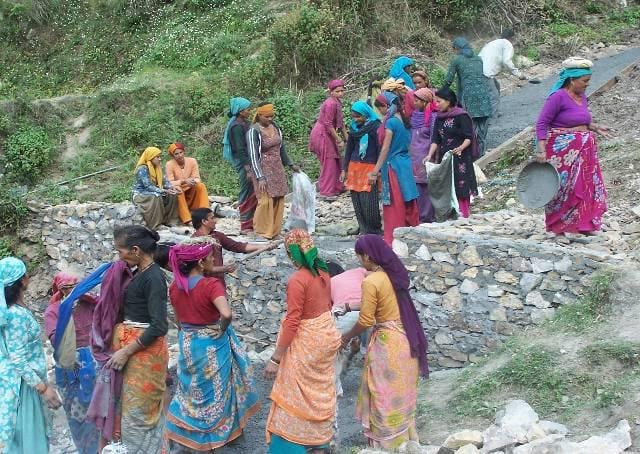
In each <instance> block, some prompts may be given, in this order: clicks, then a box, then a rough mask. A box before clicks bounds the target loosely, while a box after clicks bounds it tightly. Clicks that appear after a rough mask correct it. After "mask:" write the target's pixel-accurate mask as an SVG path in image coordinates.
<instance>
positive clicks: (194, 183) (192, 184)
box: [187, 178, 196, 187]
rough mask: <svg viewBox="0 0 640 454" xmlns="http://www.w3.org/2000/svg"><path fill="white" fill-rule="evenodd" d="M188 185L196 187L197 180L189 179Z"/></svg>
mask: <svg viewBox="0 0 640 454" xmlns="http://www.w3.org/2000/svg"><path fill="white" fill-rule="evenodd" d="M187 185H189V186H191V187H194V186H195V185H196V180H195V179H194V178H187Z"/></svg>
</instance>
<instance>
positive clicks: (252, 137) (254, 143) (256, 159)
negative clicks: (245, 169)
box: [247, 128, 264, 180]
mask: <svg viewBox="0 0 640 454" xmlns="http://www.w3.org/2000/svg"><path fill="white" fill-rule="evenodd" d="M259 135H260V133H259V132H258V131H256V130H255V129H254V128H249V130H248V131H247V147H248V149H249V161H250V162H251V168H252V169H253V173H254V174H255V176H256V179H258V180H262V179H264V175H263V173H262V166H261V165H260V137H259Z"/></svg>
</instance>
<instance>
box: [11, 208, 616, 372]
mask: <svg viewBox="0 0 640 454" xmlns="http://www.w3.org/2000/svg"><path fill="white" fill-rule="evenodd" d="M523 219H524V220H526V219H528V218H521V217H519V215H518V214H516V213H506V214H505V213H502V214H500V213H497V214H492V215H481V216H475V217H472V218H471V220H461V221H457V222H454V223H445V224H437V225H424V226H420V227H417V228H407V229H398V230H396V240H395V242H394V249H395V250H396V252H397V253H398V254H399V255H400V256H401V257H402V259H403V261H404V262H405V264H406V266H407V268H408V269H409V271H410V274H411V279H412V287H413V288H412V295H413V298H414V301H415V302H416V306H417V307H418V310H419V312H420V314H421V317H422V321H423V325H424V327H425V329H426V331H427V333H428V336H429V341H430V356H431V363H432V366H433V367H434V368H448V367H461V366H463V365H464V364H466V363H467V362H469V361H477V360H478V359H479V357H481V356H482V355H484V354H485V353H487V352H489V351H490V350H491V349H493V348H494V347H496V346H497V345H498V344H499V342H500V341H501V340H503V339H504V338H505V337H506V336H509V335H511V334H513V333H514V332H515V331H516V330H518V329H519V328H522V327H526V326H528V325H531V324H537V323H541V322H542V321H544V320H546V319H547V318H549V317H551V316H552V315H553V313H554V311H555V309H556V308H557V307H558V306H560V305H563V304H568V303H571V302H572V301H575V300H576V299H577V298H578V297H579V295H580V294H581V293H582V292H583V289H584V286H585V284H586V283H587V281H588V279H589V276H590V275H591V274H592V273H593V271H595V270H597V269H599V268H601V267H603V266H605V265H609V264H617V263H620V262H622V261H623V259H624V256H620V255H617V256H616V255H613V254H612V253H611V252H610V251H609V252H608V251H607V249H606V248H604V247H602V245H599V244H581V243H575V242H571V243H570V244H564V245H560V244H558V243H557V242H553V241H551V240H549V238H547V237H545V236H544V235H542V236H538V237H536V236H535V235H524V234H523V233H522V232H521V231H519V230H518V229H517V228H516V227H515V224H514V223H515V222H516V221H517V223H518V225H522V223H523V222H524V221H523ZM141 221H142V219H141V217H140V215H139V214H138V213H137V212H136V210H135V208H134V207H133V206H132V205H131V204H129V203H120V204H104V203H88V204H70V205H62V206H57V207H50V208H45V209H42V210H41V212H40V213H39V214H38V216H35V217H34V219H33V221H32V222H31V223H30V224H29V225H28V226H26V227H25V228H23V229H22V230H21V232H20V236H21V238H22V239H23V240H28V241H31V242H33V241H34V240H36V241H38V240H39V241H41V242H42V244H43V246H44V251H45V253H46V260H45V261H44V263H42V266H41V271H40V273H39V275H38V278H39V279H34V280H33V281H32V282H33V283H34V285H33V286H32V287H33V289H32V290H31V296H32V297H33V298H35V299H36V301H39V302H41V308H42V307H44V304H46V303H45V301H46V300H45V299H44V294H45V292H46V290H47V289H48V286H49V284H50V282H51V278H52V277H53V274H54V273H55V272H57V271H59V270H73V271H75V272H79V273H83V274H84V273H86V272H88V271H90V270H92V269H94V268H95V267H96V266H97V265H99V264H100V263H102V262H104V261H108V260H112V259H113V258H114V257H115V252H114V248H113V241H112V232H113V227H114V225H116V224H130V223H140V222H141ZM230 222H235V223H237V221H230ZM221 224H222V225H221V227H220V228H221V230H223V231H225V230H226V228H225V225H224V222H222V223H221ZM230 225H231V224H229V226H230ZM538 227H539V226H536V227H535V229H534V230H536V231H537V232H540V230H537V229H538ZM229 228H230V227H229ZM161 235H162V236H164V237H165V238H166V237H172V239H174V240H175V239H178V240H179V239H180V235H177V234H176V233H175V232H173V233H172V232H164V233H161ZM522 238H525V239H522ZM317 243H318V245H319V247H320V249H321V253H322V255H323V256H325V257H326V258H329V259H333V260H337V261H339V262H340V263H342V264H343V266H345V268H349V267H354V266H357V264H356V258H355V255H354V253H353V240H352V239H347V238H342V239H340V238H336V237H322V236H318V237H317ZM234 260H235V261H240V260H242V255H236V254H226V255H225V261H226V262H229V261H234ZM292 272H293V267H292V266H291V264H290V261H289V259H288V258H287V256H286V254H285V253H284V250H283V249H282V247H280V248H279V249H277V250H275V251H272V252H268V253H265V254H263V255H261V256H257V257H255V258H252V259H249V260H247V261H245V262H242V263H239V266H238V270H237V271H236V272H235V273H234V274H233V275H230V276H228V278H227V288H228V297H229V299H230V302H231V304H232V307H233V308H234V315H235V319H234V326H235V327H236V330H237V331H238V333H239V334H241V335H242V336H243V338H244V341H245V342H246V344H247V346H248V348H249V349H250V350H256V351H258V352H259V351H261V350H263V349H264V348H265V347H267V346H269V345H273V343H274V342H275V337H276V334H277V332H278V328H279V323H280V320H281V318H282V315H283V314H284V295H285V286H286V281H287V278H288V276H289V275H290V274H291V273H292ZM36 309H37V308H36Z"/></svg>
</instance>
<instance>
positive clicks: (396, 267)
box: [355, 234, 429, 377]
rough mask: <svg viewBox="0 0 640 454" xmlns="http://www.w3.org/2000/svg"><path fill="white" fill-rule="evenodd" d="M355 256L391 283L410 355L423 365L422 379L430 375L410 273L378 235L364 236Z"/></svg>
mask: <svg viewBox="0 0 640 454" xmlns="http://www.w3.org/2000/svg"><path fill="white" fill-rule="evenodd" d="M355 250H356V254H360V255H363V254H366V255H368V256H369V258H370V259H371V260H372V261H373V262H374V263H375V264H376V265H379V266H380V267H381V268H382V269H383V270H384V272H385V273H387V276H388V277H389V280H390V281H391V285H393V290H394V291H395V294H396V299H397V300H398V308H399V309H400V320H401V321H402V326H403V327H404V330H405V333H406V334H407V339H408V340H409V345H410V346H411V356H412V357H414V358H418V362H419V364H420V374H421V375H422V376H423V377H427V376H429V366H428V363H427V338H426V336H425V335H424V329H423V328H422V325H421V324H420V319H419V317H418V312H417V311H416V307H415V306H414V304H413V301H412V300H411V295H410V294H409V283H410V281H409V273H408V272H407V269H406V268H405V267H404V265H403V264H402V262H401V261H400V259H399V258H398V256H397V255H396V254H395V252H393V250H392V249H391V248H390V247H389V245H388V244H387V243H385V242H384V240H383V239H382V238H381V237H380V236H378V235H371V234H369V235H363V236H361V237H360V238H358V241H356V247H355Z"/></svg>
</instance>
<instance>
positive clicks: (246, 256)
mask: <svg viewBox="0 0 640 454" xmlns="http://www.w3.org/2000/svg"><path fill="white" fill-rule="evenodd" d="M273 243H274V245H275V246H274V248H273V249H275V248H276V247H278V246H280V244H281V243H284V240H276V241H274V242H273ZM266 250H267V249H260V250H257V251H253V252H250V253H249V254H247V255H243V256H242V257H240V258H239V259H238V261H237V262H236V263H238V262H244V261H245V260H249V259H250V258H253V257H255V256H256V255H259V254H261V253H263V252H265V251H266ZM269 250H272V249H269Z"/></svg>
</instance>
